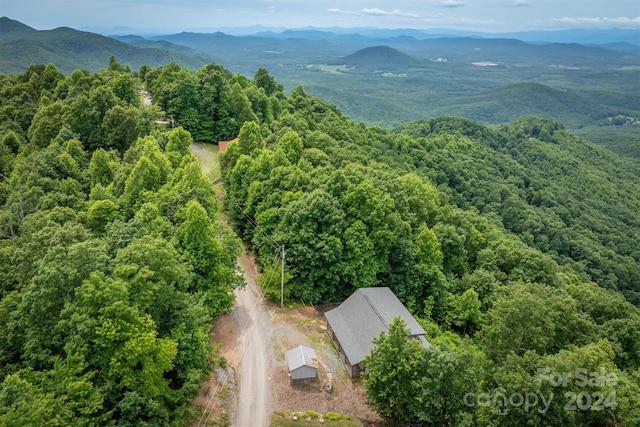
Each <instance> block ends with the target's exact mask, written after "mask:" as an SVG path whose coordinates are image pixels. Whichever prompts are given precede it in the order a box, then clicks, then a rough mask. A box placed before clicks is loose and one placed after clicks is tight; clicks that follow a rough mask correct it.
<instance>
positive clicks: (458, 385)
mask: <svg viewBox="0 0 640 427" xmlns="http://www.w3.org/2000/svg"><path fill="white" fill-rule="evenodd" d="M207 69H208V71H206V72H205V70H204V69H203V70H198V71H196V72H195V73H189V72H188V71H187V70H185V69H182V70H181V69H179V67H175V66H171V67H165V68H163V69H161V70H153V72H151V73H149V72H147V74H146V76H147V77H146V82H147V85H148V89H149V90H150V91H151V92H152V93H153V94H154V99H158V100H159V103H160V105H161V106H162V108H163V109H165V110H169V109H171V108H172V105H177V104H179V103H182V102H185V103H186V104H181V105H182V107H180V108H175V109H174V112H175V114H176V116H175V118H176V119H177V120H178V122H180V121H181V120H195V122H190V123H192V124H191V126H192V127H193V128H194V129H202V130H205V129H207V131H208V132H209V131H210V130H211V129H212V130H213V131H212V132H213V139H214V140H215V139H228V138H230V137H231V136H233V135H234V134H235V131H236V129H237V126H239V125H240V124H241V123H243V124H242V126H241V128H240V130H239V141H238V142H237V143H235V144H231V145H230V146H229V148H228V151H227V152H226V153H225V154H224V155H223V156H222V168H223V182H224V186H225V188H226V199H225V207H226V210H227V212H228V214H229V216H230V218H231V220H232V221H233V223H234V226H235V227H236V230H237V231H238V233H240V235H241V236H242V238H243V239H244V240H247V241H249V242H251V243H252V244H253V248H254V249H255V250H256V251H257V253H258V254H259V255H260V259H261V260H262V264H263V268H264V269H265V272H266V274H265V277H278V275H277V274H275V272H273V271H272V270H273V269H275V270H277V269H279V263H278V262H277V256H278V254H279V246H280V245H284V247H285V249H286V261H287V262H286V264H287V272H288V273H287V277H286V284H285V296H286V297H288V298H291V299H293V300H303V301H304V302H305V303H307V304H308V303H311V304H316V303H322V302H333V301H340V300H342V299H344V298H346V297H347V296H349V295H350V294H351V293H352V292H353V291H354V290H355V289H357V288H358V287H363V286H377V285H385V286H389V287H391V288H392V289H393V290H394V292H395V293H396V294H397V295H398V296H399V297H400V298H401V299H402V300H403V302H405V303H406V304H407V305H408V306H409V307H410V309H411V310H412V311H413V312H414V314H415V315H416V316H418V317H419V318H420V319H422V323H423V325H424V326H425V328H426V329H427V330H428V331H429V332H428V334H429V335H430V337H431V339H432V342H433V343H434V348H437V349H438V351H441V352H442V353H438V354H431V355H430V356H429V357H433V359H429V360H431V361H430V362H425V363H429V364H430V365H429V366H430V367H429V368H428V369H427V371H420V372H421V373H419V372H418V371H414V372H413V373H411V375H410V378H416V377H417V378H418V379H417V380H416V381H418V382H417V383H415V387H416V388H415V390H414V391H413V392H412V393H410V394H409V396H410V397H411V399H414V398H415V396H420V399H421V401H422V402H436V401H437V402H441V403H440V404H435V403H434V404H433V405H434V407H429V406H426V407H421V408H420V409H418V408H413V409H412V410H411V411H409V410H408V412H407V413H408V414H409V415H408V416H409V417H410V418H408V419H407V420H408V422H409V421H413V422H415V421H416V420H420V421H421V422H427V421H429V420H430V422H435V423H436V424H448V425H461V423H464V422H467V421H469V420H471V421H469V422H473V420H475V422H477V423H479V424H481V425H486V424H494V425H495V424H497V425H522V424H524V423H526V422H533V423H540V424H541V425H581V424H582V425H585V424H587V425H600V424H602V423H606V422H607V420H609V421H611V420H613V417H614V416H615V418H616V419H617V420H618V421H620V420H622V419H624V420H626V421H625V422H626V423H630V424H633V423H634V422H637V421H638V420H639V419H640V418H638V416H639V414H638V412H637V409H636V406H634V405H637V393H638V391H640V389H639V388H638V385H637V378H638V367H639V366H640V365H639V364H640V348H639V347H638V344H637V343H638V342H639V338H640V336H639V334H640V312H639V310H638V308H637V304H638V303H639V302H640V300H639V299H638V295H639V294H638V290H639V289H638V284H639V283H640V262H639V261H640V253H639V252H638V246H637V244H636V242H637V240H638V237H639V227H640V221H639V219H640V217H639V212H640V209H639V207H640V205H639V203H640V200H639V195H640V187H639V185H640V176H639V173H638V169H637V167H636V165H635V163H634V162H633V161H632V160H629V159H625V158H621V157H619V156H616V155H613V154H611V153H610V152H609V151H607V150H604V149H602V148H599V147H597V146H596V145H594V144H592V143H590V142H588V141H586V140H583V139H580V138H578V137H576V136H574V135H571V134H570V133H568V132H567V131H565V130H564V129H563V127H562V126H561V125H560V124H558V123H556V122H554V121H552V120H548V119H539V118H535V117H529V118H522V119H519V120H516V121H514V122H512V123H510V124H508V125H504V126H494V127H486V126H481V125H479V124H477V123H474V122H470V121H468V120H465V119H461V118H451V117H442V118H439V119H434V120H431V121H422V122H414V123H409V124H406V125H403V126H401V127H398V128H397V129H394V130H392V131H387V130H384V129H381V128H378V127H367V126H365V125H363V124H355V123H353V122H352V121H351V120H349V119H348V118H347V117H345V116H343V115H342V113H341V112H340V111H339V110H338V109H336V108H335V107H334V106H331V105H327V104H326V103H324V102H322V101H321V100H319V99H316V98H313V97H311V96H309V95H307V94H306V93H305V91H304V89H302V88H301V87H299V88H297V89H295V90H294V91H293V92H292V94H291V95H290V96H288V97H285V96H284V95H283V93H282V92H281V91H280V90H278V89H277V87H278V85H277V84H276V83H275V82H274V81H273V79H272V78H270V77H269V75H268V74H267V73H266V71H265V70H260V71H259V72H258V73H257V74H256V76H255V78H254V79H253V81H250V80H248V79H246V78H244V77H242V76H231V75H230V74H226V76H225V72H224V70H222V69H219V68H215V67H213V66H209V67H207ZM212 71H213V72H214V74H215V75H216V76H217V77H216V81H217V82H218V83H217V86H215V90H213V89H211V87H209V88H208V89H207V90H206V91H205V92H201V95H200V96H193V97H181V96H180V93H181V92H180V91H174V92H171V91H170V90H169V89H167V88H176V87H178V86H180V85H181V84H186V85H188V87H191V88H194V89H193V90H195V91H196V93H197V89H196V88H198V87H203V86H204V84H205V82H207V83H208V82H210V81H211V79H206V78H205V76H206V75H210V74H211V72H212ZM183 82H186V83H183ZM187 93H192V92H187ZM232 93H233V95H231V94H232ZM211 94H216V95H215V96H216V97H218V99H219V100H221V101H218V102H214V103H213V104H212V105H214V106H215V107H214V108H208V109H207V110H206V111H209V116H206V117H204V116H202V120H203V121H199V119H198V118H197V117H195V116H193V115H191V114H189V115H187V116H186V117H182V116H180V115H179V114H178V113H179V112H180V111H186V110H187V108H188V107H189V106H190V105H193V111H205V109H204V108H203V107H202V106H200V107H198V105H202V104H198V102H202V101H201V100H202V99H205V96H204V95H207V96H212V95H211ZM190 99H191V100H193V101H189V100H190ZM196 100H200V101H196ZM189 102H194V104H189ZM211 116H213V118H215V119H213V118H212V117H211ZM238 117H242V118H243V119H241V120H238ZM204 123H208V124H207V125H206V126H203V127H202V128H199V127H198V126H202V124H204ZM223 123H226V124H227V126H221V124H223ZM227 129H228V130H227ZM200 135H201V137H203V138H210V137H211V136H210V135H211V134H207V133H201V134H200ZM263 285H264V286H265V287H266V289H267V294H268V295H272V296H273V297H275V298H277V296H278V292H279V283H269V282H268V281H267V282H265V283H264V284H263ZM625 297H626V300H625ZM634 304H635V305H634ZM539 367H550V369H551V370H552V372H554V371H557V370H560V369H562V372H564V371H571V370H575V369H586V370H587V371H588V372H595V371H597V370H598V369H605V370H606V371H607V372H613V373H615V375H618V378H619V379H620V381H619V383H618V385H617V386H616V387H615V388H612V387H609V388H607V389H600V388H598V387H595V388H592V389H589V390H590V392H595V391H596V390H600V391H601V392H602V393H604V392H605V391H606V392H607V393H606V396H609V395H610V392H611V391H612V390H613V391H615V392H616V393H617V395H616V396H617V404H618V406H617V409H615V412H612V411H613V409H614V408H612V405H608V407H607V411H600V412H596V411H592V412H584V411H579V412H571V411H564V410H563V404H564V403H566V402H560V401H559V400H558V399H556V401H554V402H553V405H552V407H551V408H550V409H549V410H548V411H549V412H547V413H545V414H544V415H543V414H541V413H538V412H530V411H528V410H527V411H525V410H524V408H519V409H518V408H511V410H512V413H510V417H509V419H508V420H507V419H506V418H505V417H504V416H503V415H501V414H497V413H495V412H492V411H491V410H490V409H488V408H486V407H473V408H471V407H469V406H465V405H464V404H463V403H461V402H462V399H463V394H464V393H463V392H465V393H468V392H478V393H480V392H485V393H492V392H493V391H494V390H506V391H510V392H516V391H518V390H522V391H523V392H524V391H525V390H527V391H528V390H531V391H536V390H537V391H538V392H540V393H542V392H543V391H545V392H548V391H549V389H548V387H547V388H544V386H545V385H544V384H542V385H539V386H538V388H537V389H536V390H533V388H535V387H536V378H537V377H536V375H537V371H536V369H537V368H539ZM425 369H426V368H425ZM429 369H431V370H429ZM434 370H435V371H439V370H441V371H442V372H448V374H447V375H449V377H447V380H444V379H442V380H439V381H440V384H439V385H438V386H437V387H436V384H435V383H434V380H432V379H430V378H432V376H433V375H434ZM425 372H430V373H429V374H428V375H427V373H425ZM515 372H517V373H518V374H517V375H516V374H515ZM470 378H472V379H473V380H472V381H471V382H470V381H469V379H470ZM420 381H422V383H420ZM447 381H449V382H447ZM412 384H413V383H412ZM404 387H409V386H406V385H404ZM411 387H413V385H412V386H411ZM525 387H526V389H525ZM560 391H561V392H562V393H559V392H560ZM580 391H581V389H580V388H576V387H573V388H572V384H569V386H567V387H564V388H562V389H560V390H555V392H556V393H559V395H562V394H563V393H571V392H575V393H577V392H580ZM610 401H611V399H610ZM610 403H611V402H610ZM465 420H466V421H465ZM534 420H535V421H534Z"/></svg>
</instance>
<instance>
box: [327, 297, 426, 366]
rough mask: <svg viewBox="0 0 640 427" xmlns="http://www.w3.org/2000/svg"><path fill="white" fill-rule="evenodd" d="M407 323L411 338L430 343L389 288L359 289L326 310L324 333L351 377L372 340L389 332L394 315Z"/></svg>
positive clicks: (365, 354)
mask: <svg viewBox="0 0 640 427" xmlns="http://www.w3.org/2000/svg"><path fill="white" fill-rule="evenodd" d="M398 316H399V317H401V318H402V319H403V320H404V321H405V322H406V324H407V327H408V328H409V331H410V335H409V336H410V337H411V338H415V339H418V340H420V342H421V343H422V344H423V345H424V346H425V347H429V346H430V344H429V342H428V341H427V339H426V338H425V331H424V329H422V327H421V326H420V324H419V323H418V321H417V320H416V319H415V318H414V317H413V316H412V315H411V313H409V311H408V310H407V309H406V307H405V306H404V305H403V304H402V303H401V302H400V300H399V299H398V297H396V296H395V294H394V293H393V292H392V291H391V289H389V288H361V289H358V290H357V291H355V292H354V293H353V295H351V296H350V297H349V298H347V299H346V300H345V301H344V302H343V303H342V304H340V305H339V306H338V307H336V308H334V309H333V310H330V311H327V312H326V313H325V317H326V319H327V332H328V333H329V336H330V337H331V339H332V340H333V343H334V344H335V346H336V349H337V350H338V354H339V355H340V360H341V361H342V363H343V364H344V366H345V368H346V369H347V372H348V373H349V375H350V376H351V377H359V376H360V372H361V371H363V370H364V369H365V367H364V366H362V361H363V360H364V358H365V357H366V356H367V355H368V354H369V353H370V352H371V349H372V348H373V339H374V338H377V337H378V336H379V335H380V333H381V332H388V330H389V325H390V324H391V322H392V321H393V319H394V318H395V317H398Z"/></svg>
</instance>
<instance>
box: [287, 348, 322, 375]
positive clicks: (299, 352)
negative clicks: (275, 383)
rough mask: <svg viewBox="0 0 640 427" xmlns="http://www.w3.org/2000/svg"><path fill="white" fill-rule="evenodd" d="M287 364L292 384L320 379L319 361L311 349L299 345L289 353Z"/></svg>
mask: <svg viewBox="0 0 640 427" xmlns="http://www.w3.org/2000/svg"><path fill="white" fill-rule="evenodd" d="M287 364H288V365H289V378H290V379H291V383H294V382H295V381H300V380H308V379H317V378H318V359H317V358H316V352H315V350H314V349H312V348H311V347H307V346H304V345H299V346H297V347H295V348H292V349H291V350H289V351H287Z"/></svg>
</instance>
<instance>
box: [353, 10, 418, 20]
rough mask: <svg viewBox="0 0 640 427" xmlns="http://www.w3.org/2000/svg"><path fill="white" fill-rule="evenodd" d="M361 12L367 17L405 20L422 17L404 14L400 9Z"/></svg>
mask: <svg viewBox="0 0 640 427" xmlns="http://www.w3.org/2000/svg"><path fill="white" fill-rule="evenodd" d="M360 12H362V13H364V14H365V15H378V16H381V15H382V16H401V17H403V18H419V17H420V15H416V14H415V13H411V12H403V11H401V10H398V9H395V10H391V11H386V10H382V9H378V8H373V9H362V10H361V11H360Z"/></svg>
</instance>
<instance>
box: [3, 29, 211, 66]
mask: <svg viewBox="0 0 640 427" xmlns="http://www.w3.org/2000/svg"><path fill="white" fill-rule="evenodd" d="M168 45H169V44H168V43H165V44H164V45H163V44H162V43H155V44H151V43H149V44H143V43H141V44H140V45H139V46H132V45H129V44H126V43H123V42H120V41H117V40H114V39H112V38H109V37H104V36H101V35H98V34H94V33H88V32H86V31H78V30H75V29H73V28H67V27H61V28H56V29H53V30H45V31H38V30H36V29H34V28H31V27H29V26H27V25H24V24H22V23H20V22H17V21H14V20H11V19H9V18H6V17H2V18H0V74H11V73H20V72H22V71H24V69H25V68H26V67H28V66H29V65H30V64H40V63H43V62H44V63H47V62H50V63H53V64H56V67H57V68H58V69H59V70H60V71H61V72H63V73H65V74H71V73H72V72H73V71H74V70H76V69H87V70H90V71H92V72H96V71H98V70H99V69H100V68H102V67H104V64H105V62H106V61H107V60H108V59H109V57H110V56H111V55H116V56H117V57H118V59H119V60H120V62H121V63H123V64H127V65H129V66H130V67H131V68H133V69H137V68H139V67H140V66H141V65H143V64H147V65H151V66H156V67H157V66H160V65H164V64H168V63H170V62H179V63H180V64H182V65H184V66H186V67H190V68H192V69H195V68H198V67H201V66H203V65H204V64H207V63H208V62H210V61H211V58H210V57H208V56H207V55H205V54H202V53H200V52H194V51H191V52H190V51H189V49H188V48H183V49H182V50H179V49H176V47H175V46H174V47H171V46H168Z"/></svg>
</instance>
